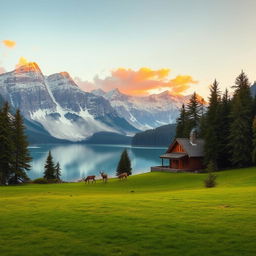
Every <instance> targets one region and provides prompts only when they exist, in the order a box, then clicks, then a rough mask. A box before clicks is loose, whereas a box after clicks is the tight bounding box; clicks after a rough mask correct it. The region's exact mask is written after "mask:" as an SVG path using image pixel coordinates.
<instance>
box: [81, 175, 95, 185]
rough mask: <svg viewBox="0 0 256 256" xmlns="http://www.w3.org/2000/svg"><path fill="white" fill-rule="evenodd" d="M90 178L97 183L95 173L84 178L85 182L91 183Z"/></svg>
mask: <svg viewBox="0 0 256 256" xmlns="http://www.w3.org/2000/svg"><path fill="white" fill-rule="evenodd" d="M90 180H91V181H92V183H93V182H95V183H96V180H95V175H91V176H87V177H86V179H84V182H85V183H87V182H88V183H90Z"/></svg>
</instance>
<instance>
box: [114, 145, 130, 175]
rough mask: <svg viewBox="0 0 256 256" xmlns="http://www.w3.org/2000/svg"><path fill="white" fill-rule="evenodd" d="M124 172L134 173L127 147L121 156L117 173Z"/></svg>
mask: <svg viewBox="0 0 256 256" xmlns="http://www.w3.org/2000/svg"><path fill="white" fill-rule="evenodd" d="M124 172H126V173H127V174H128V175H131V174H132V168H131V160H130V158H129V155H128V153H127V150H126V149H125V150H124V151H123V153H122V154H121V157H120V160H119V163H118V166H117V169H116V175H117V176H118V175H120V174H121V173H124Z"/></svg>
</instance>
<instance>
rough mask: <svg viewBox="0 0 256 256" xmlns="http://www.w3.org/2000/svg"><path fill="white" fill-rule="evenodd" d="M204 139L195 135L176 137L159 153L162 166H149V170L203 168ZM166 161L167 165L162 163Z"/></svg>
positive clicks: (193, 169)
mask: <svg viewBox="0 0 256 256" xmlns="http://www.w3.org/2000/svg"><path fill="white" fill-rule="evenodd" d="M203 157H204V140H202V139H196V137H195V135H193V134H192V135H191V137H190V139H188V138H177V139H175V140H174V141H173V143H172V144H171V145H170V146H169V148H168V150H167V151H166V153H165V154H163V155H161V156H160V158H161V159H162V166H156V167H151V171H196V170H201V169H203V168H204V165H203ZM164 162H165V163H166V162H167V165H166V164H164Z"/></svg>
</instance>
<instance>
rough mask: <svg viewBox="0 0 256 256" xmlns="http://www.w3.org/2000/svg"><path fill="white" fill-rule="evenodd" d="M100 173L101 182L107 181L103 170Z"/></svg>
mask: <svg viewBox="0 0 256 256" xmlns="http://www.w3.org/2000/svg"><path fill="white" fill-rule="evenodd" d="M100 175H101V177H102V180H103V182H105V183H106V182H107V181H108V175H107V174H106V173H104V172H100Z"/></svg>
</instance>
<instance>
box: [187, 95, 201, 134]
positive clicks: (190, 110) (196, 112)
mask: <svg viewBox="0 0 256 256" xmlns="http://www.w3.org/2000/svg"><path fill="white" fill-rule="evenodd" d="M200 113H201V104H200V103H199V100H198V97H197V94H196V93H195V92H194V93H193V94H192V96H191V98H190V100H189V102H188V104H187V114H188V119H189V121H188V125H187V133H188V134H186V135H187V136H188V135H189V132H190V130H191V129H192V128H194V127H198V126H199V123H200V117H201V116H200Z"/></svg>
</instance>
